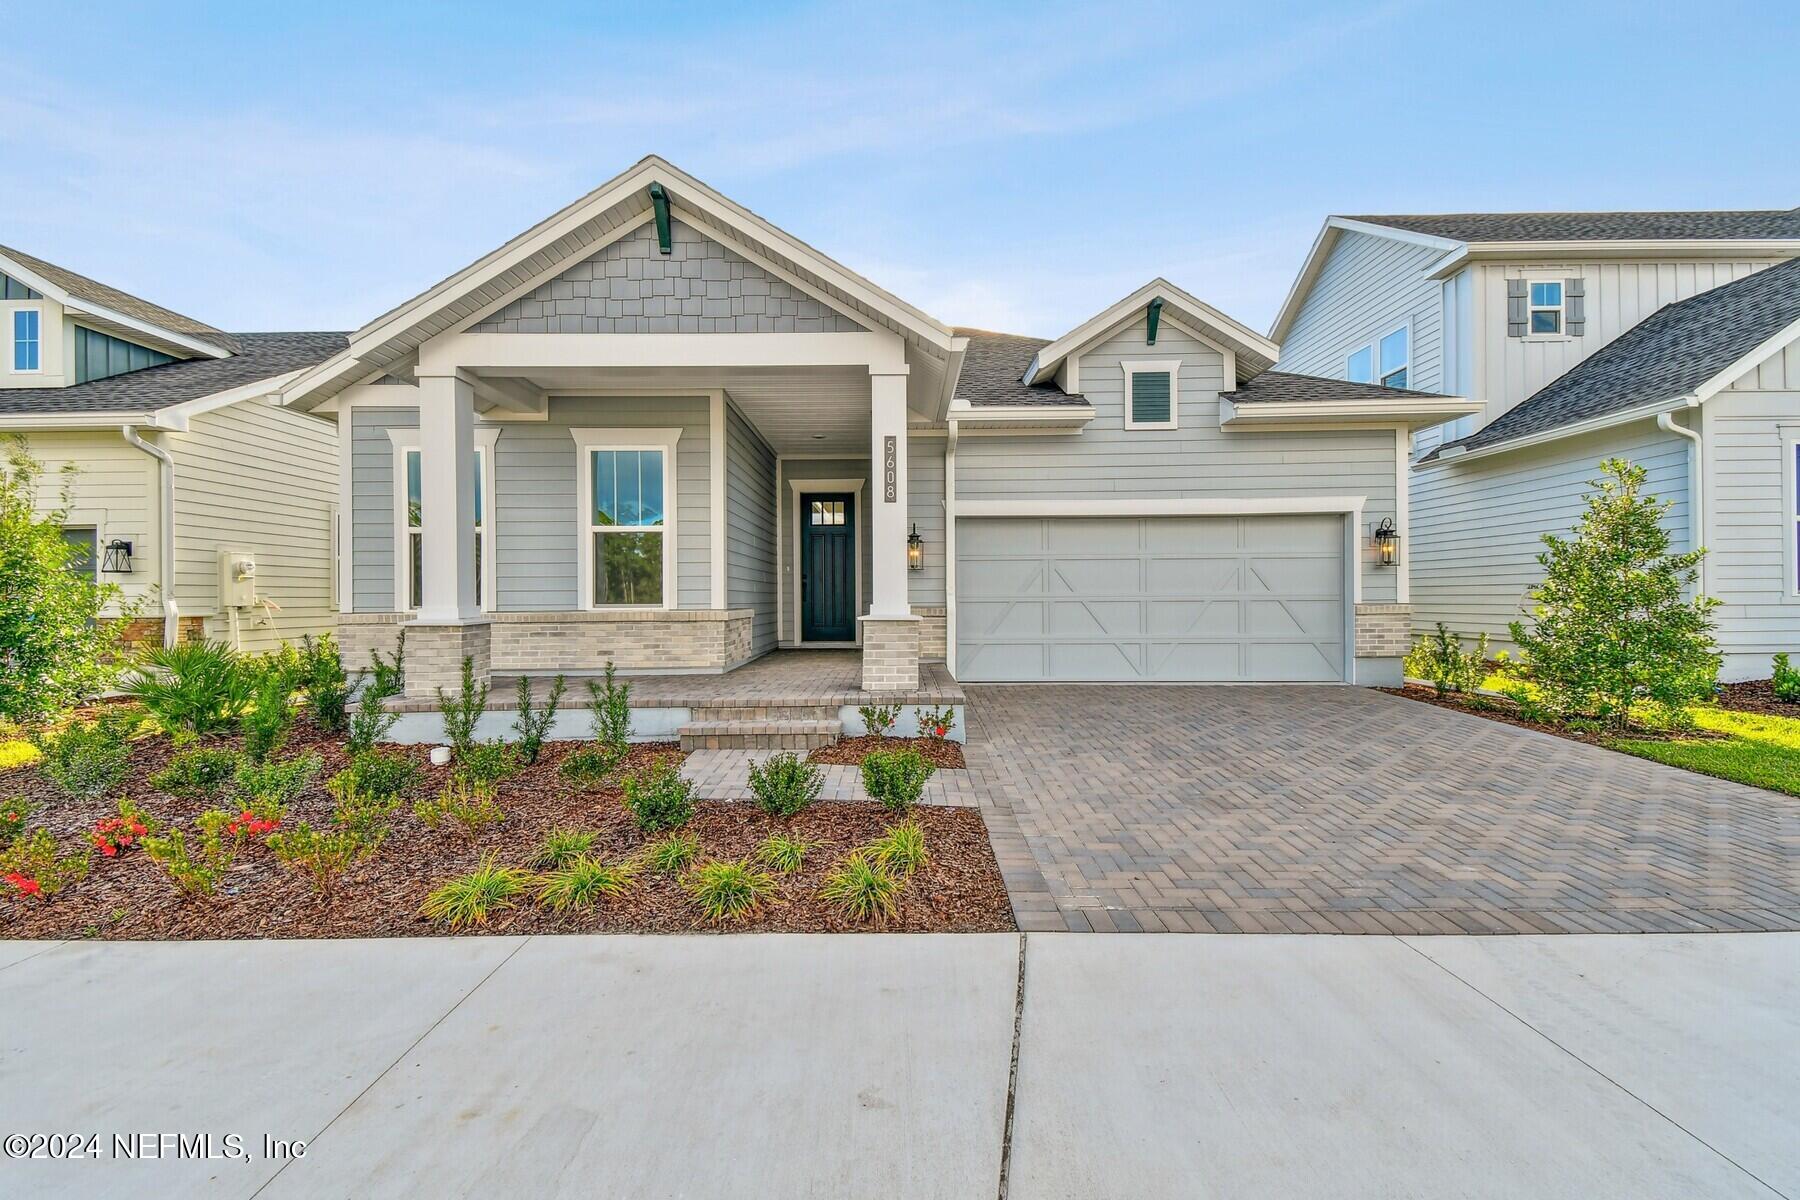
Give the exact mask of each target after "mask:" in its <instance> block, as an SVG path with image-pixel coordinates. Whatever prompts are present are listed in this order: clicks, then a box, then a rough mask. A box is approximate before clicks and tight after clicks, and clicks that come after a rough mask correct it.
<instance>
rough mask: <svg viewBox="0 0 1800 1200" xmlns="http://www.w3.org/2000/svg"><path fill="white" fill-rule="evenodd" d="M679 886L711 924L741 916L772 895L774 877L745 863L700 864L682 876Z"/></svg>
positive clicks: (751, 911)
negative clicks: (691, 898) (692, 899)
mask: <svg viewBox="0 0 1800 1200" xmlns="http://www.w3.org/2000/svg"><path fill="white" fill-rule="evenodd" d="M681 886H682V887H683V888H684V889H685V890H686V891H687V893H688V895H690V896H692V897H693V898H694V903H695V904H697V905H699V907H700V912H701V913H702V914H703V915H704V916H705V917H706V919H707V920H709V921H711V922H713V923H714V924H715V925H716V924H720V923H722V922H725V921H730V920H735V919H737V918H739V917H745V916H748V915H750V914H751V913H753V912H755V911H756V910H757V909H758V908H759V907H761V905H762V902H763V901H764V900H765V899H767V898H768V897H770V896H772V895H774V894H775V877H774V876H772V875H770V874H769V873H768V872H767V871H759V870H757V869H756V868H755V867H752V866H751V865H750V863H749V860H747V859H744V860H740V861H738V862H709V863H702V864H700V865H699V866H697V867H695V868H694V869H693V870H692V871H689V872H688V873H687V874H686V875H684V876H683V877H682V880H681Z"/></svg>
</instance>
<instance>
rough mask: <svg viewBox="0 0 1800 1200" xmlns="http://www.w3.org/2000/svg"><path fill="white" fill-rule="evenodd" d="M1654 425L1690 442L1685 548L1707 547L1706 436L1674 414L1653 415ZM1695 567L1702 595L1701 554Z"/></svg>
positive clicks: (1690, 403)
mask: <svg viewBox="0 0 1800 1200" xmlns="http://www.w3.org/2000/svg"><path fill="white" fill-rule="evenodd" d="M1699 406H1700V401H1698V400H1696V399H1692V398H1690V399H1689V400H1688V402H1687V407H1689V408H1693V409H1698V408H1699ZM1656 427H1657V428H1658V429H1661V430H1663V431H1664V432H1665V433H1672V434H1675V435H1676V436H1677V437H1682V438H1686V439H1687V440H1688V441H1689V442H1691V443H1692V444H1693V447H1694V449H1693V455H1692V457H1691V458H1690V459H1689V462H1691V463H1692V464H1693V465H1692V469H1690V470H1689V471H1688V549H1689V550H1702V549H1704V548H1705V546H1706V487H1705V483H1706V439H1705V438H1704V437H1703V436H1702V435H1701V434H1700V433H1699V432H1698V431H1697V430H1693V429H1689V428H1688V427H1687V426H1685V425H1677V424H1676V423H1675V413H1674V412H1665V413H1657V414H1656ZM1697 569H1698V570H1699V572H1700V577H1699V587H1700V594H1701V595H1702V596H1704V595H1706V594H1707V591H1706V559H1705V557H1704V556H1702V557H1701V559H1700V562H1699V564H1698V567H1697Z"/></svg>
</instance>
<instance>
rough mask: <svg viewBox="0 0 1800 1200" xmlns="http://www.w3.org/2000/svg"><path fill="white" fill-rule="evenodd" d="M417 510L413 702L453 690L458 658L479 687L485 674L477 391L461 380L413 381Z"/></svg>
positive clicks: (409, 683)
mask: <svg viewBox="0 0 1800 1200" xmlns="http://www.w3.org/2000/svg"><path fill="white" fill-rule="evenodd" d="M489 503H490V504H492V500H491V499H490V500H489ZM419 508H420V525H421V527H422V528H421V530H420V538H421V546H420V551H421V552H420V558H421V559H422V562H421V564H420V566H421V577H420V580H419V615H418V616H417V618H415V619H414V620H413V621H412V622H411V623H410V624H409V625H407V627H406V629H407V643H406V692H407V695H408V696H413V697H423V696H430V695H432V694H434V693H435V691H436V690H437V689H438V688H440V687H443V688H454V687H456V686H457V685H458V683H459V682H460V679H461V675H462V661H463V659H464V658H469V659H472V660H473V665H474V671H475V677H476V679H477V680H485V679H486V678H487V674H488V666H489V653H488V645H489V640H488V625H487V620H486V618H484V617H483V616H482V613H481V608H480V606H479V605H478V604H477V603H476V601H475V389H474V388H473V387H472V386H471V385H470V383H469V380H468V378H467V377H466V376H464V375H462V374H461V373H459V372H457V373H452V374H448V375H421V376H420V377H419ZM488 553H490V554H491V553H493V549H492V547H491V546H490V547H488Z"/></svg>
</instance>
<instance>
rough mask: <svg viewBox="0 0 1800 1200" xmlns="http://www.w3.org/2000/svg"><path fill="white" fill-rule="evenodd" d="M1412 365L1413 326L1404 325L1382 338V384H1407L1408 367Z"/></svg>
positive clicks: (1388, 385) (1386, 385)
mask: <svg viewBox="0 0 1800 1200" xmlns="http://www.w3.org/2000/svg"><path fill="white" fill-rule="evenodd" d="M1411 365H1412V327H1411V326H1408V325H1402V326H1401V327H1400V328H1398V329H1396V330H1394V332H1392V333H1390V334H1388V335H1387V336H1386V337H1384V338H1382V339H1381V386H1383V387H1391V388H1403V387H1405V386H1406V377H1407V368H1409V367H1410V366H1411Z"/></svg>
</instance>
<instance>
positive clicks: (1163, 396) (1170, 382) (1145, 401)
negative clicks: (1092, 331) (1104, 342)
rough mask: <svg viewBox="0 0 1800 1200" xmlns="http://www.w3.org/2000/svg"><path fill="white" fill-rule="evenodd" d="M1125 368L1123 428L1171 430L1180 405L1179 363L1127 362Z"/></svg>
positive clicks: (1175, 424) (1173, 360)
mask: <svg viewBox="0 0 1800 1200" xmlns="http://www.w3.org/2000/svg"><path fill="white" fill-rule="evenodd" d="M1121 365H1122V366H1123V367H1124V368H1125V428H1127V429H1174V428H1176V427H1177V424H1178V419H1179V412H1180V406H1181V395H1180V380H1181V362H1180V361H1179V360H1177V359H1170V360H1168V361H1164V362H1128V363H1123V364H1121Z"/></svg>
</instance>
